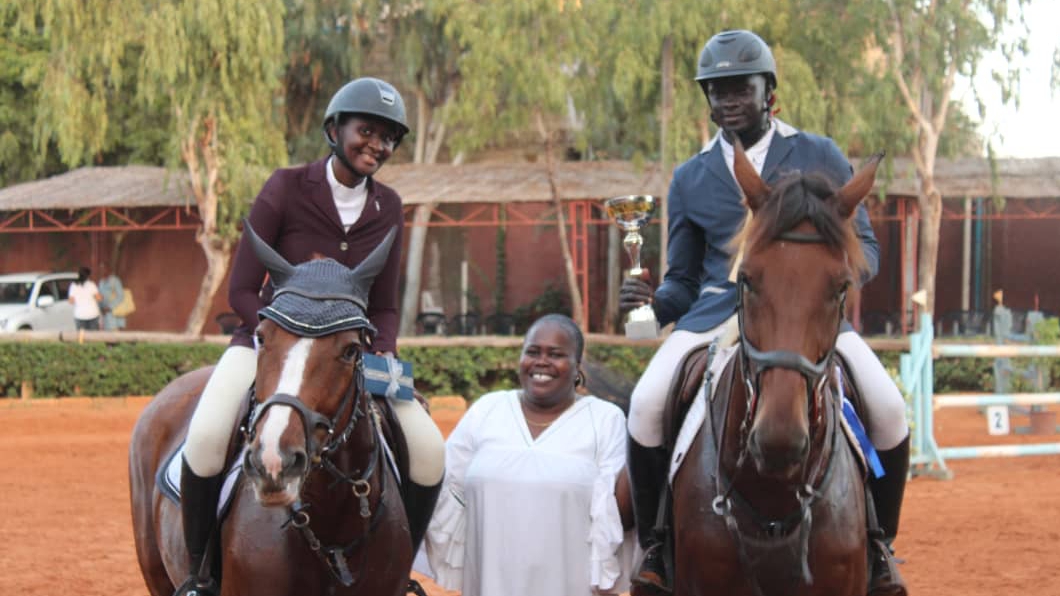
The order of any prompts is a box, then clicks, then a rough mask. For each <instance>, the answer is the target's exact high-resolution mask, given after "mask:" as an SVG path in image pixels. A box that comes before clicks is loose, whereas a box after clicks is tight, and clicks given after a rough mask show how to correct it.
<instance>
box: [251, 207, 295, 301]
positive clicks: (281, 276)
mask: <svg viewBox="0 0 1060 596" xmlns="http://www.w3.org/2000/svg"><path fill="white" fill-rule="evenodd" d="M243 233H244V234H245V235H246V236H247V238H248V239H249V240H250V247H251V248H252V249H254V254H255V255H256V256H257V257H258V260H259V261H261V264H262V265H264V266H265V269H266V270H267V271H268V272H269V277H270V278H272V284H273V286H275V287H277V288H278V287H280V286H282V285H283V284H285V283H287V278H289V277H291V273H292V272H293V271H294V265H291V264H290V263H288V262H287V259H285V258H283V257H282V256H280V253H278V252H276V251H275V250H273V248H272V247H271V246H269V245H268V243H267V242H265V241H264V240H262V239H261V237H260V236H258V235H257V233H256V232H254V228H253V227H252V226H251V225H250V221H249V220H247V219H246V218H244V219H243Z"/></svg>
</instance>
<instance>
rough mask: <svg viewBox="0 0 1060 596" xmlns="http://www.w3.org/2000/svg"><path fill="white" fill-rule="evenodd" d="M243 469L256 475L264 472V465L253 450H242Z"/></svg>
mask: <svg viewBox="0 0 1060 596" xmlns="http://www.w3.org/2000/svg"><path fill="white" fill-rule="evenodd" d="M243 469H244V470H246V471H247V472H248V473H249V472H252V473H254V474H255V475H258V476H262V475H264V472H265V466H264V464H262V463H261V458H260V457H257V456H256V455H255V452H254V451H253V450H250V449H247V450H246V451H244V452H243Z"/></svg>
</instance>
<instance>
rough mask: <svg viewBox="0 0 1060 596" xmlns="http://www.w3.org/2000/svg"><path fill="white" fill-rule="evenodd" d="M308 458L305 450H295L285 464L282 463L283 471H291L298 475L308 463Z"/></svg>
mask: <svg viewBox="0 0 1060 596" xmlns="http://www.w3.org/2000/svg"><path fill="white" fill-rule="evenodd" d="M308 461H309V458H308V456H307V455H306V453H305V451H295V452H294V453H292V454H291V455H290V457H289V458H288V460H287V463H286V465H284V470H285V471H291V472H293V473H294V474H295V475H297V476H300V475H301V474H302V473H303V472H304V471H305V470H306V466H307V465H308Z"/></svg>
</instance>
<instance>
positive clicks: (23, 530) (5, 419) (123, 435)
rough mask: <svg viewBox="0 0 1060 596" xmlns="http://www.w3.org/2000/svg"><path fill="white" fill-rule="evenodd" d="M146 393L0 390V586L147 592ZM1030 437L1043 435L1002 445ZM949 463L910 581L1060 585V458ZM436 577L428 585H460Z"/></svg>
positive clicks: (921, 502)
mask: <svg viewBox="0 0 1060 596" xmlns="http://www.w3.org/2000/svg"><path fill="white" fill-rule="evenodd" d="M144 403H146V402H145V400H143V399H139V398H129V399H96V400H90V399H64V400H59V401H55V400H35V401H30V402H22V401H19V400H0V428H2V429H3V430H2V431H0V594H17V595H19V596H61V595H66V594H77V595H79V596H143V595H144V594H146V590H145V588H144V585H143V581H142V580H141V578H140V574H139V569H138V567H137V564H136V556H135V554H134V552H133V546H132V535H131V528H130V522H129V504H128V481H127V478H126V449H127V446H128V438H129V432H130V430H131V429H132V426H133V424H134V422H135V420H136V416H137V415H138V414H139V412H140V410H141V408H142V407H143V405H144ZM937 416H938V417H937V420H936V421H937V424H938V427H939V442H940V443H941V444H943V445H959V444H960V445H970V444H988V443H994V442H1002V441H997V440H992V438H991V437H988V436H987V435H986V425H985V423H984V422H983V419H982V418H981V417H980V416H979V415H978V414H976V413H975V411H974V410H972V409H966V410H942V411H940V412H939V413H938V415H937ZM435 417H436V419H437V420H438V422H439V425H440V426H442V427H443V430H444V431H445V432H448V430H449V429H450V428H452V425H453V424H455V421H456V420H457V419H458V417H459V410H457V409H453V408H452V407H445V406H444V405H443V407H438V408H436V409H435ZM1015 422H1018V419H1014V423H1015ZM1032 440H1034V441H1041V440H1042V439H1041V438H1040V437H1038V438H1034V437H1030V438H1028V437H1018V438H1017V437H1014V438H1011V439H1008V442H1020V441H1032ZM1049 440H1050V441H1053V440H1058V441H1060V438H1052V439H1049ZM951 467H952V469H953V470H954V472H955V474H956V477H955V478H954V480H952V481H937V480H931V479H924V478H918V479H915V480H913V481H911V482H910V485H909V490H908V496H907V499H906V506H905V510H904V512H903V516H902V535H901V537H900V539H899V542H898V545H897V546H898V549H899V555H900V556H902V557H904V558H905V559H906V561H907V563H906V564H905V565H904V566H903V569H902V570H903V573H904V574H905V575H906V578H907V579H908V581H909V584H910V588H911V592H912V593H913V594H914V595H917V596H919V595H936V594H938V595H950V594H952V595H955V596H956V595H960V596H1003V595H1021V596H1022V595H1027V594H1033V595H1035V596H1060V586H1058V585H1057V582H1056V576H1057V570H1056V566H1057V561H1060V555H1058V554H1057V551H1058V548H1060V474H1057V472H1058V471H1060V457H1022V458H1003V459H981V460H966V461H954V462H951ZM428 586H429V591H430V593H431V596H442V595H445V594H448V596H454V595H455V593H446V592H445V591H443V590H440V589H438V588H437V587H435V586H433V585H430V584H428Z"/></svg>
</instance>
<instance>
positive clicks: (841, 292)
mask: <svg viewBox="0 0 1060 596" xmlns="http://www.w3.org/2000/svg"><path fill="white" fill-rule="evenodd" d="M849 289H850V282H849V281H845V282H843V284H842V285H840V286H839V289H838V290H836V293H835V296H833V297H832V298H833V299H834V300H836V301H839V300H842V299H843V298H845V297H846V295H847V290H849Z"/></svg>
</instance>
